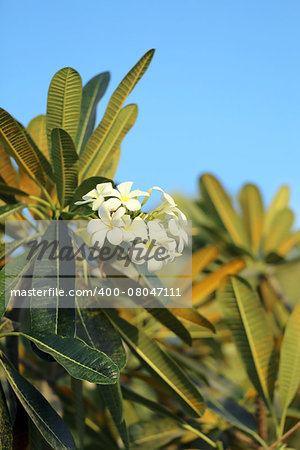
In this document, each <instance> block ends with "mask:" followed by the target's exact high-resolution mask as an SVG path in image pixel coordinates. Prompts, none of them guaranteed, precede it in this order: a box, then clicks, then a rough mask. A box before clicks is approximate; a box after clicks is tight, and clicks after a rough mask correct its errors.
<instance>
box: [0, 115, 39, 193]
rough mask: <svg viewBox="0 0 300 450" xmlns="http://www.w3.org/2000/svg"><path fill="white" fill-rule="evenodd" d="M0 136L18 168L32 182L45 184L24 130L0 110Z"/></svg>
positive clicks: (33, 150) (37, 159) (35, 155)
mask: <svg viewBox="0 0 300 450" xmlns="http://www.w3.org/2000/svg"><path fill="white" fill-rule="evenodd" d="M0 136H1V137H2V139H3V141H4V143H5V148H6V149H7V151H8V152H9V154H10V156H12V157H13V158H14V159H15V161H16V163H17V164H18V166H19V167H20V168H22V169H23V170H24V171H25V172H26V173H27V175H28V176H29V177H30V178H32V179H33V180H34V181H37V182H39V183H41V184H43V183H44V182H45V177H44V174H43V168H42V165H41V163H40V160H39V158H38V156H37V154H36V152H35V149H34V148H33V147H32V145H31V142H30V141H29V140H28V135H27V133H26V130H25V129H24V128H22V127H21V125H20V124H19V123H18V122H17V121H16V120H15V119H14V118H13V117H12V116H11V115H10V114H9V113H8V112H6V111H5V110H4V109H2V108H0Z"/></svg>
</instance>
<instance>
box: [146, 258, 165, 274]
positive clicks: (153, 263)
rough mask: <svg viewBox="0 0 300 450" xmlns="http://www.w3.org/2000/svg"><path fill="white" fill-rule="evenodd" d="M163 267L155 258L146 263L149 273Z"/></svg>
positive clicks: (161, 262) (162, 263)
mask: <svg viewBox="0 0 300 450" xmlns="http://www.w3.org/2000/svg"><path fill="white" fill-rule="evenodd" d="M163 265H164V262H163V261H157V260H155V258H153V259H150V260H149V261H148V263H147V266H148V270H149V272H157V271H158V270H160V269H161V268H162V266H163Z"/></svg>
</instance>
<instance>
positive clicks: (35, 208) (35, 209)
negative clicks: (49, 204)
mask: <svg viewBox="0 0 300 450" xmlns="http://www.w3.org/2000/svg"><path fill="white" fill-rule="evenodd" d="M28 209H30V210H31V211H33V212H34V213H35V214H36V215H37V216H38V217H39V218H40V219H41V220H45V216H44V215H43V212H42V211H40V209H41V207H40V209H38V207H34V206H32V205H29V206H28ZM44 214H45V212H44Z"/></svg>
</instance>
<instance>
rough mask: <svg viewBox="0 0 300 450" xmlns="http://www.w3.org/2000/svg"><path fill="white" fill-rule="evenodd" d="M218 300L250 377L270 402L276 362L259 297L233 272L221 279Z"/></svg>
mask: <svg viewBox="0 0 300 450" xmlns="http://www.w3.org/2000/svg"><path fill="white" fill-rule="evenodd" d="M218 301H219V305H220V308H221V311H222V313H223V316H224V318H225V320H226V323H227V325H228V327H229V329H230V330H231V332H232V337H233V339H234V342H235V344H236V346H237V349H238V351H239V353H240V356H241V358H242V360H243V362H244V365H245V369H246V371H247V373H248V376H249V379H250V381H251V382H252V384H253V385H254V387H255V389H256V390H257V391H258V393H259V395H260V396H261V397H262V398H263V399H264V400H265V402H266V403H267V404H269V403H270V401H271V399H272V396H273V389H274V379H275V372H276V364H275V354H274V343H273V336H272V332H271V331H270V329H269V325H268V322H267V319H266V315H265V311H264V308H263V306H262V304H261V302H260V299H259V297H258V295H257V294H256V292H254V291H253V289H252V288H251V286H250V285H249V284H248V283H247V282H246V281H245V280H243V279H242V278H240V277H238V276H236V275H235V276H230V277H229V278H228V279H225V280H223V282H222V286H221V287H220V289H219V293H218Z"/></svg>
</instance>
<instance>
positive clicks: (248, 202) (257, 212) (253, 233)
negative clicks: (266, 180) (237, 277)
mask: <svg viewBox="0 0 300 450" xmlns="http://www.w3.org/2000/svg"><path fill="white" fill-rule="evenodd" d="M239 201H240V205H241V208H242V213H243V221H244V226H245V229H246V230H247V234H248V236H249V239H250V243H251V247H252V249H253V252H254V253H255V254H256V253H257V252H258V250H259V246H260V242H261V236H262V232H263V221H264V210H263V202H262V198H261V194H260V191H259V189H258V187H257V186H255V185H254V184H245V185H244V186H243V188H242V190H241V193H240V195H239Z"/></svg>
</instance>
